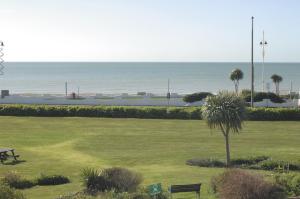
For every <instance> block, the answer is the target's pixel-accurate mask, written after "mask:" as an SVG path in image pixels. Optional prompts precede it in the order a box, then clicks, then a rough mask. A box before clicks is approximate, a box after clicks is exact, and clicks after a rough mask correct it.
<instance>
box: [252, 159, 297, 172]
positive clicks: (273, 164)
mask: <svg viewBox="0 0 300 199" xmlns="http://www.w3.org/2000/svg"><path fill="white" fill-rule="evenodd" d="M258 165H259V167H260V168H261V169H263V170H269V171H274V170H278V171H285V170H291V171H299V170H300V163H290V162H285V161H276V160H271V159H269V160H265V161H262V162H260V163H259V164H258Z"/></svg>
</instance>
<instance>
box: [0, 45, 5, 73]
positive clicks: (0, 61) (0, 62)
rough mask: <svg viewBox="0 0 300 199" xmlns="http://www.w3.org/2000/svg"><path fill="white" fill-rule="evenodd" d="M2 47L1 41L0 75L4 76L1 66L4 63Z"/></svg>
mask: <svg viewBox="0 0 300 199" xmlns="http://www.w3.org/2000/svg"><path fill="white" fill-rule="evenodd" d="M3 47H4V43H3V41H0V75H4V72H3V70H4V66H3V63H4V60H3V56H4V53H3Z"/></svg>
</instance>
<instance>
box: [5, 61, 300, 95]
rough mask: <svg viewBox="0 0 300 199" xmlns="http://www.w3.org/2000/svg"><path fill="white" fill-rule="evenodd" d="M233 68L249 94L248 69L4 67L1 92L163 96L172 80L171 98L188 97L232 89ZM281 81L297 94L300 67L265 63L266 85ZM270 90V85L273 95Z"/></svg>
mask: <svg viewBox="0 0 300 199" xmlns="http://www.w3.org/2000/svg"><path fill="white" fill-rule="evenodd" d="M234 68H240V69H242V70H243V72H244V76H245V77H244V79H243V80H242V81H241V83H240V86H241V88H249V85H250V84H249V83H250V64H249V63H5V69H4V71H5V74H4V76H1V77H0V89H9V90H10V92H11V93H56V94H59V93H61V94H63V93H64V84H65V82H66V81H67V82H68V85H69V91H70V92H71V91H77V88H78V87H80V92H81V93H133V94H134V93H137V92H138V91H145V92H151V93H156V94H162V93H166V91H167V79H168V78H170V82H171V92H176V93H182V94H185V93H192V92H197V91H211V92H216V91H218V90H223V89H230V90H233V83H232V82H231V81H230V80H229V78H228V77H229V73H230V72H231V71H232V70H233V69H234ZM261 73H262V65H261V64H260V63H257V64H255V87H256V89H257V90H261V87H262V86H261V79H262V77H261ZM274 73H276V74H278V75H281V76H282V77H283V82H282V84H281V86H280V89H281V90H289V89H290V82H291V80H292V81H293V88H294V90H299V88H300V78H299V77H300V63H267V64H266V65H265V77H266V82H270V83H271V80H270V76H271V75H272V74H274ZM273 89H274V86H273V84H271V90H273Z"/></svg>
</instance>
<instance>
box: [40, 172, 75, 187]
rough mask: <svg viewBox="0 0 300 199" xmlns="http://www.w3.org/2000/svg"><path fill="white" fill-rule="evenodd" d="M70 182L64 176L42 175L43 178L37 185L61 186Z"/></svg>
mask: <svg viewBox="0 0 300 199" xmlns="http://www.w3.org/2000/svg"><path fill="white" fill-rule="evenodd" d="M69 182H70V180H69V178H67V177H65V176H62V175H51V176H47V175H44V174H41V176H40V177H39V178H37V179H36V183H37V184H38V185H40V186H44V185H60V184H66V183H69Z"/></svg>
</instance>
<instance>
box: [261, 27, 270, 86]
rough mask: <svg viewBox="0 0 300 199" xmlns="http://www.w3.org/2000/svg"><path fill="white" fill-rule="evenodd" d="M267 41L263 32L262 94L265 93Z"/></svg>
mask: <svg viewBox="0 0 300 199" xmlns="http://www.w3.org/2000/svg"><path fill="white" fill-rule="evenodd" d="M267 44H268V43H267V41H266V40H265V31H263V39H262V41H261V42H260V45H261V47H262V58H263V63H262V75H261V76H262V92H264V91H265V55H266V51H265V47H266V45H267Z"/></svg>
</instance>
